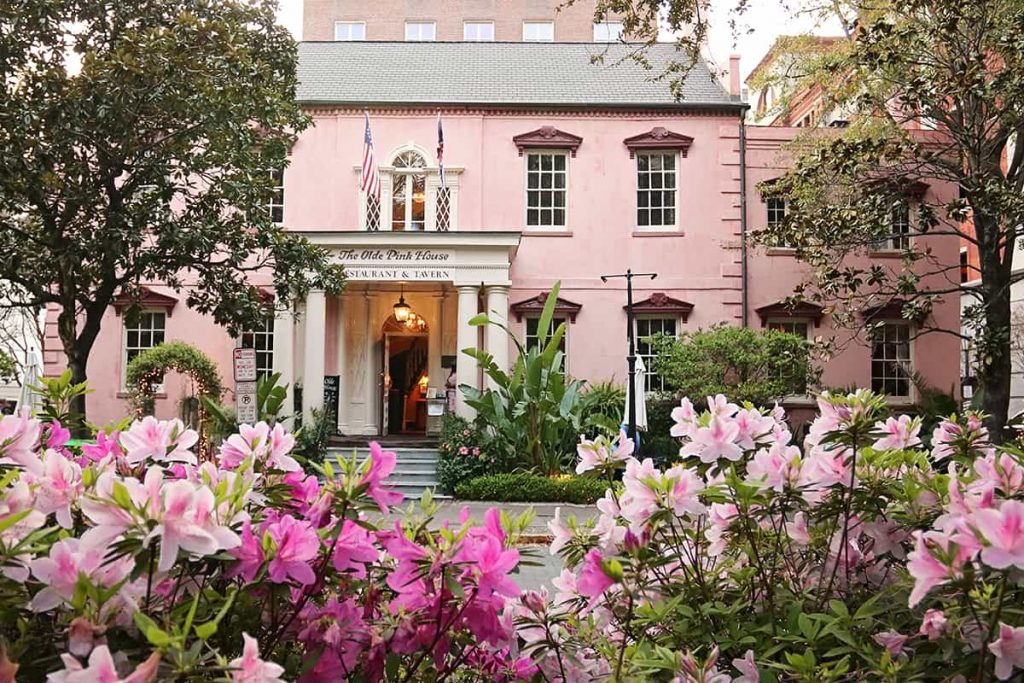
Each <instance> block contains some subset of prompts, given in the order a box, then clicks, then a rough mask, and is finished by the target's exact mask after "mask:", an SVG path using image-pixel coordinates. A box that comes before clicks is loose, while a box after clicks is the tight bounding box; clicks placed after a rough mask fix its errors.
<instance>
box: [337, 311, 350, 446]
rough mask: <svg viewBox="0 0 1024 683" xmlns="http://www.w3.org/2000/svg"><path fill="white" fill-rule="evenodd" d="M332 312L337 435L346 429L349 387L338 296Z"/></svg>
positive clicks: (343, 325)
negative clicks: (335, 342)
mask: <svg viewBox="0 0 1024 683" xmlns="http://www.w3.org/2000/svg"><path fill="white" fill-rule="evenodd" d="M334 310H335V311H336V312H337V318H336V319H335V321H334V324H335V325H337V326H338V433H339V434H344V433H345V432H346V431H347V429H348V411H347V406H348V405H349V401H348V392H349V387H348V381H347V380H346V379H345V351H346V348H345V343H346V341H347V340H346V338H345V298H344V297H343V296H341V295H340V294H339V295H338V299H337V303H336V305H335V309H334ZM342 426H344V427H345V429H342Z"/></svg>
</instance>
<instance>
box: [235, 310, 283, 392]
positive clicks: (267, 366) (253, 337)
mask: <svg viewBox="0 0 1024 683" xmlns="http://www.w3.org/2000/svg"><path fill="white" fill-rule="evenodd" d="M238 341H239V346H241V347H242V348H243V349H256V374H257V375H259V377H260V378H266V377H269V376H270V375H271V374H272V373H273V372H274V318H273V316H269V317H267V318H266V319H264V320H263V322H262V323H261V324H260V325H258V326H257V327H254V328H252V329H251V330H246V331H245V332H243V333H242V336H241V338H240V339H239V340H238Z"/></svg>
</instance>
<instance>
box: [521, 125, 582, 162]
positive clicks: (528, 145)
mask: <svg viewBox="0 0 1024 683" xmlns="http://www.w3.org/2000/svg"><path fill="white" fill-rule="evenodd" d="M512 142H514V143H516V147H517V148H519V156H523V150H525V149H567V150H569V152H570V153H571V155H572V156H576V150H577V149H579V146H580V145H581V144H582V143H583V138H581V137H580V136H579V135H573V134H572V133H566V132H565V131H564V130H558V129H557V128H555V127H554V126H542V127H540V128H538V129H537V130H532V131H530V132H529V133H522V134H520V135H516V136H515V137H513V138H512Z"/></svg>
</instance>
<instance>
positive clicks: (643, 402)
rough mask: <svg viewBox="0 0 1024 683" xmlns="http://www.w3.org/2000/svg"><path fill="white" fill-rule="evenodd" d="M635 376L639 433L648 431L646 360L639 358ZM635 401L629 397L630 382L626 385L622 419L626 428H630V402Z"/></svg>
mask: <svg viewBox="0 0 1024 683" xmlns="http://www.w3.org/2000/svg"><path fill="white" fill-rule="evenodd" d="M633 376H634V377H635V378H636V381H635V382H634V385H635V386H636V429H637V431H638V432H646V431H647V395H646V393H645V392H644V386H645V385H646V383H647V366H646V365H644V359H643V358H641V357H639V356H637V359H636V369H635V371H634V372H633ZM632 400H633V397H632V396H630V395H629V382H627V383H626V412H625V414H624V415H623V418H622V424H623V425H625V426H626V427H628V426H629V402H630V401H632Z"/></svg>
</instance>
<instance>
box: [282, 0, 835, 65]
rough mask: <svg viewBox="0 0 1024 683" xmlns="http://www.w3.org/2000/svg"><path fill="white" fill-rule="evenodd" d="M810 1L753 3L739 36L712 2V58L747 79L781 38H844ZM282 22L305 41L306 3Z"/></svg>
mask: <svg viewBox="0 0 1024 683" xmlns="http://www.w3.org/2000/svg"><path fill="white" fill-rule="evenodd" d="M805 1H806V0H749V5H750V6H749V8H748V9H747V10H746V12H745V13H744V14H743V15H741V16H740V17H739V22H738V26H737V30H738V35H736V36H734V35H733V30H732V28H731V27H730V26H729V10H730V9H731V8H732V7H734V6H735V0H710V4H711V30H710V36H709V40H708V43H709V45H708V51H709V52H710V56H711V57H712V59H713V60H714V61H715V62H716V64H717V65H718V66H719V67H720V68H723V69H724V68H725V67H727V66H728V64H729V55H730V54H732V53H734V52H736V53H739V54H740V55H742V57H743V59H742V67H741V70H742V72H743V76H744V77H746V75H747V74H748V73H749V72H750V70H751V69H753V68H754V67H755V66H756V65H757V63H758V62H759V61H761V57H763V56H764V55H765V53H766V52H768V48H769V47H771V44H772V43H773V42H774V41H775V38H776V37H777V36H779V35H781V34H789V35H791V34H796V33H803V32H806V31H810V32H812V33H818V34H822V35H840V34H841V33H842V27H841V26H840V24H839V22H838V20H836V19H832V20H830V21H828V22H824V23H822V22H820V21H818V20H817V19H816V18H815V17H812V16H809V15H808V14H806V13H802V12H799V11H796V10H794V6H802V5H801V3H802V2H805ZM279 2H280V6H281V8H280V10H279V11H278V20H279V21H280V22H281V23H282V24H283V25H284V26H286V27H288V29H289V30H291V32H292V34H293V35H294V36H295V37H296V39H298V40H301V39H302V0H279Z"/></svg>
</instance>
